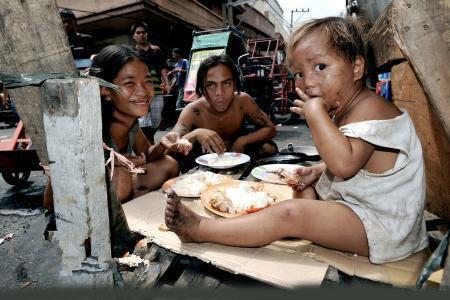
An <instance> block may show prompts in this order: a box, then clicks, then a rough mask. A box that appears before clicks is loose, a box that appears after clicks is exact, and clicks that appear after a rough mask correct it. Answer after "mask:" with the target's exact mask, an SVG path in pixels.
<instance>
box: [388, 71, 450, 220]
mask: <svg viewBox="0 0 450 300" xmlns="http://www.w3.org/2000/svg"><path fill="white" fill-rule="evenodd" d="M391 76H392V82H391V84H392V98H393V101H394V104H395V105H397V106H398V107H401V108H404V109H406V110H407V111H408V113H409V114H410V116H411V118H412V121H413V123H414V126H415V127H416V131H417V135H418V136H419V138H420V141H421V143H422V149H423V153H424V158H425V168H426V176H427V210H428V211H430V212H432V213H434V214H435V215H437V216H439V217H441V218H443V219H446V220H447V221H450V184H449V179H450V143H449V142H448V140H447V137H446V134H445V132H444V130H443V128H442V126H441V123H440V121H439V119H438V117H437V116H436V115H435V113H434V111H433V109H432V108H431V106H430V104H429V103H428V100H427V98H426V97H425V94H424V92H423V89H422V87H421V86H420V84H419V82H418V81H417V79H416V76H415V75H414V72H413V70H412V69H411V67H410V65H409V63H408V62H403V63H401V64H398V65H395V66H393V67H392V69H391Z"/></svg>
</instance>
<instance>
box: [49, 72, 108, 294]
mask: <svg viewBox="0 0 450 300" xmlns="http://www.w3.org/2000/svg"><path fill="white" fill-rule="evenodd" d="M42 89H43V95H44V96H45V97H44V99H45V102H44V103H43V109H44V117H43V120H44V126H45V132H46V137H47V140H46V142H47V147H48V155H49V159H50V170H51V174H52V187H53V197H54V208H55V215H56V224H57V228H58V231H57V239H58V241H59V245H60V247H61V251H62V270H61V273H60V275H61V279H62V282H63V283H67V284H77V285H78V284H81V285H83V286H93V285H112V283H113V282H112V271H111V268H110V266H109V262H110V261H111V243H110V232H109V217H108V202H107V192H106V183H105V167H104V158H103V157H104V156H103V149H102V127H101V108H100V91H99V85H98V82H97V81H96V80H93V79H64V80H47V81H46V82H45V83H44V85H43V87H42ZM75 271H76V272H75ZM77 275H80V276H77Z"/></svg>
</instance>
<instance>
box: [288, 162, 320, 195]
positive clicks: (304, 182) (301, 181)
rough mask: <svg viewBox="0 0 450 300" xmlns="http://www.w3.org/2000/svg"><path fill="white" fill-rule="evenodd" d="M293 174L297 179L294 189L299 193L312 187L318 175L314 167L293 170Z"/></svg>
mask: <svg viewBox="0 0 450 300" xmlns="http://www.w3.org/2000/svg"><path fill="white" fill-rule="evenodd" d="M293 173H294V174H295V175H296V176H297V178H298V183H297V184H296V185H295V187H296V190H297V191H299V192H301V191H303V190H304V189H306V188H307V187H308V186H310V185H312V184H313V183H314V182H316V180H317V179H318V174H317V172H316V170H315V168H314V167H300V168H297V169H295V170H294V172H293Z"/></svg>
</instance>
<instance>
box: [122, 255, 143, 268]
mask: <svg viewBox="0 0 450 300" xmlns="http://www.w3.org/2000/svg"><path fill="white" fill-rule="evenodd" d="M118 261H119V264H121V265H126V266H128V267H132V268H134V267H137V266H138V265H139V264H140V263H143V264H144V265H146V266H147V265H148V264H149V261H148V260H147V259H142V258H140V257H139V256H137V255H134V254H131V255H130V256H124V257H120V258H119V259H118Z"/></svg>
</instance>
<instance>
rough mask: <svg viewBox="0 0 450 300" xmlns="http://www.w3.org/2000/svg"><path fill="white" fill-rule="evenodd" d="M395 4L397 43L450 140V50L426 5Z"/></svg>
mask: <svg viewBox="0 0 450 300" xmlns="http://www.w3.org/2000/svg"><path fill="white" fill-rule="evenodd" d="M392 4H393V12H394V14H395V15H396V18H395V19H396V22H395V23H394V28H395V34H394V39H395V41H396V43H397V45H398V46H399V48H400V49H401V50H402V52H403V53H404V55H405V57H406V58H407V59H408V61H409V62H410V64H411V66H412V68H413V70H414V73H415V74H416V77H417V79H418V81H419V82H420V85H421V86H422V88H423V90H424V92H425V95H426V96H427V98H428V101H429V102H430V104H431V106H432V107H433V109H434V111H435V112H436V116H437V117H438V118H439V120H440V121H441V124H442V126H443V128H444V130H445V133H446V135H447V139H448V140H450V101H449V99H450V89H449V86H450V68H447V67H445V66H446V65H447V64H448V62H449V61H450V50H449V49H448V47H447V44H446V42H445V41H444V39H443V38H442V32H441V31H440V30H439V28H438V26H437V25H436V23H435V22H434V21H433V20H432V19H431V18H430V17H429V16H428V14H427V11H426V7H425V4H424V2H423V1H420V0H409V1H405V0H396V1H393V2H392ZM447 17H448V16H447ZM448 18H450V17H448Z"/></svg>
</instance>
